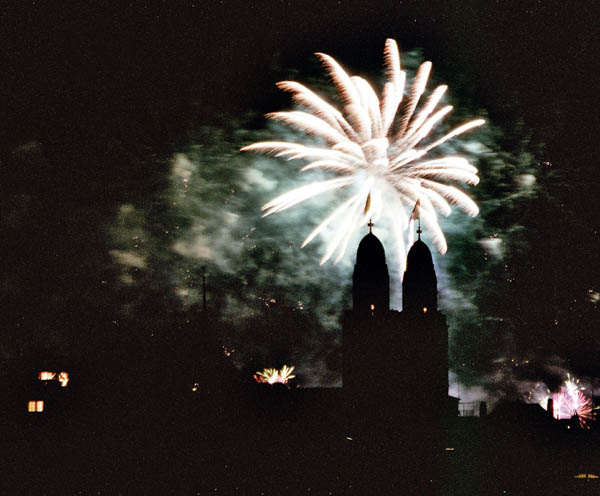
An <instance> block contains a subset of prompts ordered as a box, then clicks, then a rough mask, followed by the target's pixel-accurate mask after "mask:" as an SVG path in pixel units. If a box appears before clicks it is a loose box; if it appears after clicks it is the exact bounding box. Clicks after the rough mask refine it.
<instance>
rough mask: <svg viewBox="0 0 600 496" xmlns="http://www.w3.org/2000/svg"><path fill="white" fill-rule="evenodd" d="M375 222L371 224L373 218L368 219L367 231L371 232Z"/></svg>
mask: <svg viewBox="0 0 600 496" xmlns="http://www.w3.org/2000/svg"><path fill="white" fill-rule="evenodd" d="M374 225H375V224H373V220H372V219H369V223H368V224H367V226H369V233H370V234H372V233H373V226H374Z"/></svg>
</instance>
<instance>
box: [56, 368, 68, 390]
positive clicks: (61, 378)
mask: <svg viewBox="0 0 600 496" xmlns="http://www.w3.org/2000/svg"><path fill="white" fill-rule="evenodd" d="M58 382H60V385H61V386H62V387H67V384H69V373H68V372H64V371H63V372H61V373H60V374H58Z"/></svg>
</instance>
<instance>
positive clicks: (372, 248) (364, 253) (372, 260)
mask: <svg viewBox="0 0 600 496" xmlns="http://www.w3.org/2000/svg"><path fill="white" fill-rule="evenodd" d="M356 264H357V265H359V264H360V265H363V264H376V265H379V264H385V250H384V248H383V245H382V244H381V241H379V238H377V236H375V235H374V234H373V233H369V234H367V235H366V236H365V237H364V238H363V239H362V241H361V242H360V244H359V245H358V250H357V252H356Z"/></svg>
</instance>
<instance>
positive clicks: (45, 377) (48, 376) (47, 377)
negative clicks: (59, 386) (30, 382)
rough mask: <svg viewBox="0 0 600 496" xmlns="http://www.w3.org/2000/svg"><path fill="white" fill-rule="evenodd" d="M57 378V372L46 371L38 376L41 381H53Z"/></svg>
mask: <svg viewBox="0 0 600 496" xmlns="http://www.w3.org/2000/svg"><path fill="white" fill-rule="evenodd" d="M55 377H56V372H48V371H47V370H44V371H42V372H40V373H39V374H38V379H39V380H40V381H53V380H54V379H55Z"/></svg>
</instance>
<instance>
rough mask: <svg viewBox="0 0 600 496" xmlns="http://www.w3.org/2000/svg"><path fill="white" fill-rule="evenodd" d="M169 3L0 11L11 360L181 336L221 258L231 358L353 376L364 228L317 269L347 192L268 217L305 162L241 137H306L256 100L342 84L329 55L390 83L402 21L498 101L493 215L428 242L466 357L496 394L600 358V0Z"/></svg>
mask: <svg viewBox="0 0 600 496" xmlns="http://www.w3.org/2000/svg"><path fill="white" fill-rule="evenodd" d="M459 4H460V7H459V6H458V5H459ZM177 5H178V6H177V7H174V6H172V5H171V3H168V2H164V3H163V2H160V3H159V2H156V3H152V4H150V3H147V4H144V3H142V2H139V3H138V2H129V3H128V4H125V3H123V6H121V7H119V8H118V9H114V10H113V9H109V8H104V9H102V8H100V7H98V6H97V5H94V6H93V7H88V6H86V5H84V4H83V3H81V4H79V6H78V7H76V8H74V9H66V8H65V9H61V8H60V7H54V6H48V5H46V4H44V3H41V5H40V4H38V2H29V3H27V4H25V3H23V2H21V4H20V5H19V7H15V8H10V7H4V8H3V10H2V11H0V16H1V19H2V22H0V39H1V40H2V47H3V50H2V55H1V59H0V67H1V69H2V70H1V72H0V94H1V95H2V102H3V104H2V106H1V108H2V124H1V127H0V133H1V134H0V171H1V172H0V174H1V175H0V178H1V179H0V185H1V191H2V195H1V200H0V210H1V217H0V225H1V228H2V236H1V238H0V239H1V241H0V246H2V260H3V263H2V268H1V269H0V270H1V278H0V282H1V284H0V295H1V298H2V308H3V310H4V312H3V314H4V317H3V319H2V331H1V332H2V334H1V339H2V346H1V347H0V358H1V359H2V360H10V359H14V358H16V357H22V356H28V354H30V353H34V351H35V350H40V349H42V350H51V351H52V352H54V353H59V354H65V355H74V356H86V355H89V354H93V353H94V350H96V349H97V348H98V347H101V346H111V345H114V344H115V343H120V342H122V341H124V340H125V341H129V340H130V341H132V342H144V341H145V340H148V339H151V338H153V337H154V336H155V335H157V336H164V335H168V334H169V333H177V332H178V331H179V330H180V328H181V327H182V326H185V325H186V323H187V321H188V320H190V316H191V317H193V316H194V315H197V313H198V312H199V310H200V309H201V294H202V291H201V285H202V274H203V271H205V272H206V278H207V279H206V280H207V289H208V294H207V298H208V308H209V311H210V312H211V313H212V315H214V316H215V320H216V321H218V322H219V324H218V325H216V326H215V329H214V332H215V333H216V334H217V338H218V339H219V340H220V341H221V342H222V343H223V344H224V345H225V346H226V347H227V349H228V350H230V349H235V352H234V353H233V354H232V355H231V359H232V360H234V362H235V363H236V364H237V365H238V367H240V368H241V369H243V370H246V369H247V370H248V371H252V369H253V368H254V369H261V368H262V367H267V366H281V365H282V364H283V363H288V364H293V365H296V366H297V372H298V380H299V381H300V383H301V384H304V385H319V384H320V385H336V384H338V385H339V384H340V382H341V374H340V368H341V367H340V353H341V348H340V347H341V331H340V325H339V317H340V312H341V311H342V310H343V309H344V308H348V307H349V305H350V297H349V295H350V282H351V271H352V266H353V263H354V253H353V252H354V249H353V248H352V246H354V247H355V246H356V244H357V243H358V241H359V240H360V235H359V234H357V236H356V239H355V240H354V244H351V245H350V246H351V248H350V249H349V252H350V253H349V254H348V255H347V256H346V258H345V259H344V260H343V261H342V262H341V263H340V264H338V265H337V266H334V265H333V264H332V263H328V264H326V265H324V266H320V265H319V260H320V258H321V255H322V250H323V247H322V246H321V245H320V244H319V243H313V244H311V245H309V246H308V247H306V248H305V249H303V250H300V244H301V242H302V240H303V239H304V237H306V235H307V234H308V233H309V232H310V231H311V230H312V228H313V227H312V226H314V225H316V223H317V221H318V220H319V219H322V218H323V216H324V214H325V213H326V212H327V211H328V210H329V208H330V206H331V205H333V204H335V201H336V198H335V196H330V197H323V198H319V199H317V200H315V201H314V202H309V203H307V204H306V205H305V206H299V207H296V208H294V209H291V210H289V211H286V212H284V213H282V214H279V215H277V216H273V217H268V218H264V219H263V218H261V211H260V207H261V205H263V204H264V203H266V202H267V201H268V200H270V199H272V198H273V197H274V196H275V195H276V194H277V193H279V192H283V191H285V190H286V189H289V188H291V187H293V186H296V185H300V184H301V183H302V181H305V180H307V178H306V177H304V176H300V175H299V174H298V170H299V164H295V165H293V164H292V165H290V164H289V163H287V164H286V163H283V162H279V161H278V160H276V159H272V158H267V157H264V156H260V155H258V154H247V153H241V152H239V149H240V147H242V146H244V145H247V144H249V143H252V142H255V141H260V140H268V139H282V138H286V139H303V137H302V136H301V135H300V134H298V133H295V132H293V131H291V130H290V129H286V128H284V127H282V126H280V125H274V124H273V123H270V122H268V121H267V120H266V119H265V118H264V114H265V113H267V112H273V111H279V110H289V109H291V108H293V105H294V104H293V102H292V101H291V98H290V97H289V95H287V94H285V93H283V92H279V91H278V90H277V88H276V87H275V83H276V82H277V81H280V80H284V79H292V80H297V81H300V82H302V83H304V84H306V85H307V86H310V87H311V88H313V89H315V90H316V91H317V92H321V93H322V94H324V95H327V96H328V97H330V96H331V95H332V93H331V88H330V84H329V81H328V78H327V75H326V74H325V71H324V70H323V69H322V68H321V67H320V65H319V62H318V60H317V59H316V57H314V55H313V53H314V52H316V51H319V52H324V53H327V54H330V55H332V56H333V57H334V58H336V60H338V61H339V62H340V63H341V64H342V65H343V66H344V67H345V68H346V69H347V70H348V71H349V72H351V73H352V74H359V75H361V76H363V77H365V78H367V79H369V80H371V81H373V82H374V83H375V85H378V84H379V83H380V82H381V77H382V75H383V47H384V43H385V39H386V38H388V37H391V38H394V39H396V40H397V42H398V45H399V47H400V50H401V56H402V61H403V64H404V66H405V67H406V68H407V70H408V71H409V74H411V73H413V72H414V70H415V69H416V67H417V66H418V63H420V62H421V61H423V60H430V61H432V63H433V73H432V80H433V81H432V82H430V84H429V86H428V88H429V89H430V90H431V89H432V87H435V85H434V83H438V84H441V83H445V84H448V86H449V97H448V98H449V100H450V101H451V103H452V104H453V105H454V106H455V110H454V112H453V116H454V117H453V118H454V119H456V120H455V121H452V122H455V123H460V122H462V121H464V120H466V119H470V118H474V117H483V118H485V119H486V121H487V125H486V126H485V128H483V129H482V130H480V131H477V132H475V133H471V134H469V135H468V137H467V138H465V140H464V141H463V142H459V143H458V144H457V145H456V150H457V151H459V152H464V153H465V154H467V156H468V157H469V159H470V160H471V161H472V163H474V164H475V165H476V166H477V167H478V169H479V176H480V177H481V183H480V185H479V186H477V187H476V188H473V189H472V190H470V195H471V196H472V197H473V198H474V199H475V200H476V201H477V203H478V204H479V206H480V209H481V214H480V216H479V217H477V218H476V219H470V218H468V217H466V216H465V215H464V214H461V213H460V212H458V211H455V212H454V213H453V214H452V216H451V217H450V219H449V220H448V221H447V222H446V223H445V224H443V228H444V230H445V232H446V234H447V239H448V245H449V248H448V253H447V255H446V256H445V257H441V256H439V255H438V254H435V253H434V256H435V263H436V267H437V271H438V281H439V283H438V284H439V290H440V294H441V297H440V305H441V307H442V309H443V311H444V312H445V313H446V314H447V316H448V320H449V323H450V336H451V337H450V363H451V368H452V370H453V372H454V373H456V374H458V377H459V379H460V381H461V383H462V384H463V387H464V386H466V385H470V386H478V387H483V388H485V390H486V391H488V392H489V393H490V394H491V395H493V396H499V395H505V396H515V395H516V396H519V395H522V394H523V393H524V392H525V391H526V390H527V389H528V388H530V387H531V385H532V384H535V383H536V382H538V381H544V383H545V384H546V385H547V386H548V387H550V388H555V387H557V385H558V384H559V383H560V382H561V381H562V380H563V379H564V375H565V374H566V372H570V373H572V374H575V375H577V376H578V377H586V378H588V379H589V380H590V381H592V382H593V379H594V378H597V377H600V368H599V365H598V362H597V359H596V357H597V356H598V354H599V353H600V339H598V332H600V309H599V305H600V256H599V250H598V248H599V246H600V222H599V220H598V219H600V212H599V207H598V196H599V194H600V187H599V186H600V185H599V177H600V176H599V173H598V164H597V163H596V157H597V154H596V153H595V152H596V150H595V148H596V143H597V137H596V134H597V132H598V129H599V128H600V127H599V122H598V120H599V118H598V112H597V108H598V103H599V102H598V98H597V82H596V75H597V74H598V69H599V67H598V60H599V58H598V48H599V47H598V41H597V40H598V38H599V35H600V33H599V32H598V31H599V26H598V23H597V22H596V20H597V18H598V13H599V12H598V11H597V10H596V9H594V7H593V3H592V2H589V3H577V4H575V3H573V2H571V3H570V2H555V1H544V2H541V1H538V2H505V1H495V2H493V1H464V2H422V3H417V4H414V3H412V2H399V1H395V2H328V1H324V2H281V1H272V2H216V1H215V2H201V1H198V2H180V3H178V4H177ZM459 141H460V140H459ZM365 232H366V231H365ZM376 234H378V235H379V236H380V237H381V238H382V240H384V242H385V240H386V234H385V233H384V232H377V231H376ZM426 240H427V239H426ZM386 246H387V245H386ZM432 251H433V247H432ZM391 253H392V250H388V263H390V260H389V257H390V256H391ZM390 265H391V264H390ZM392 276H393V277H392V278H393V287H392V304H393V306H395V307H396V308H398V309H399V307H400V304H399V302H400V301H401V300H400V292H399V277H400V275H399V274H398V273H394V271H393V270H392ZM394 302H396V303H395V305H394ZM290 319H292V320H293V321H294V322H295V324H294V326H286V327H285V330H283V331H282V327H281V326H279V325H278V323H279V322H284V321H289V320H290ZM191 320H192V321H193V318H192V319H191ZM373 366H376V364H373Z"/></svg>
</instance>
